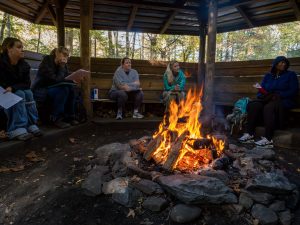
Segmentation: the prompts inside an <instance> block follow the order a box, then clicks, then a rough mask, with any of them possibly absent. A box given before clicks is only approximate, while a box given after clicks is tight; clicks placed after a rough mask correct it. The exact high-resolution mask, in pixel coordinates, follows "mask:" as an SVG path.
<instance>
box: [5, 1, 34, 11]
mask: <svg viewBox="0 0 300 225" xmlns="http://www.w3.org/2000/svg"><path fill="white" fill-rule="evenodd" d="M10 2H11V3H13V4H14V5H15V6H17V7H20V8H24V9H26V10H28V11H29V12H31V13H34V12H35V10H34V9H33V8H31V7H29V6H27V5H25V4H21V3H20V2H18V1H16V0H10Z"/></svg>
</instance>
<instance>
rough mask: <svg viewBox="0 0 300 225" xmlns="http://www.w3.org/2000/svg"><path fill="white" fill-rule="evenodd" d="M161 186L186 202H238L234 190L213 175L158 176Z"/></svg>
mask: <svg viewBox="0 0 300 225" xmlns="http://www.w3.org/2000/svg"><path fill="white" fill-rule="evenodd" d="M158 181H159V183H160V184H161V186H162V187H163V188H164V189H165V190H166V191H167V192H169V193H170V194H172V195H174V196H175V197H176V198H177V199H179V200H181V201H183V202H184V203H186V204H220V203H237V197H236V196H235V195H234V193H233V191H232V190H231V189H230V188H229V187H227V186H226V185H225V184H224V183H223V182H222V181H220V180H219V179H216V178H213V177H205V176H199V175H195V174H189V175H181V174H180V175H171V176H161V177H159V178H158Z"/></svg>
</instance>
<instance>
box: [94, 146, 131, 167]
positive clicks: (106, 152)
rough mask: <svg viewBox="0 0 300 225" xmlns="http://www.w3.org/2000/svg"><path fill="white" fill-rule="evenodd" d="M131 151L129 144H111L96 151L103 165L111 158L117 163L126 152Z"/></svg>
mask: <svg viewBox="0 0 300 225" xmlns="http://www.w3.org/2000/svg"><path fill="white" fill-rule="evenodd" d="M127 151H130V146H129V144H121V143H111V144H107V145H103V146H101V147H99V148H97V149H96V151H95V152H96V154H97V158H98V159H99V162H100V163H101V164H102V165H106V164H107V163H108V161H109V159H110V158H111V157H113V158H115V159H114V161H117V160H118V159H119V158H121V157H122V155H123V153H124V152H127Z"/></svg>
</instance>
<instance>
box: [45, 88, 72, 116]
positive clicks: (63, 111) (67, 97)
mask: <svg viewBox="0 0 300 225" xmlns="http://www.w3.org/2000/svg"><path fill="white" fill-rule="evenodd" d="M47 94H48V98H49V100H50V102H51V104H52V105H51V112H50V120H51V121H56V120H58V119H61V118H65V119H73V118H74V116H75V112H74V107H75V94H74V87H73V86H72V85H61V86H56V87H51V88H48V93H47Z"/></svg>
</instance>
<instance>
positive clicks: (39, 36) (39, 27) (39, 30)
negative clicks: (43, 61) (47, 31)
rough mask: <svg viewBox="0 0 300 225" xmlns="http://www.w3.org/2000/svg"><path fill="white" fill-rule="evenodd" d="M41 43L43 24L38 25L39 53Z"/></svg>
mask: <svg viewBox="0 0 300 225" xmlns="http://www.w3.org/2000/svg"><path fill="white" fill-rule="evenodd" d="M40 43H41V25H38V41H37V46H36V52H37V53H39V51H40Z"/></svg>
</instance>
